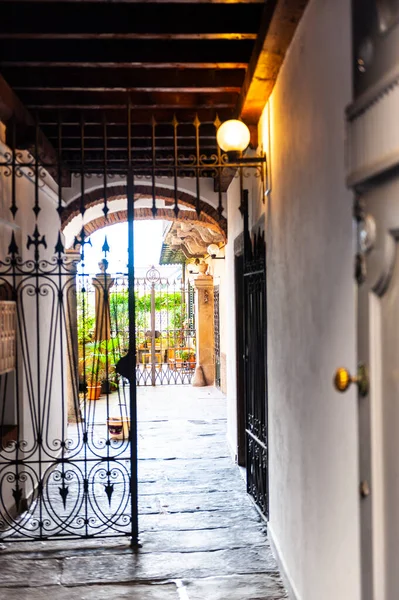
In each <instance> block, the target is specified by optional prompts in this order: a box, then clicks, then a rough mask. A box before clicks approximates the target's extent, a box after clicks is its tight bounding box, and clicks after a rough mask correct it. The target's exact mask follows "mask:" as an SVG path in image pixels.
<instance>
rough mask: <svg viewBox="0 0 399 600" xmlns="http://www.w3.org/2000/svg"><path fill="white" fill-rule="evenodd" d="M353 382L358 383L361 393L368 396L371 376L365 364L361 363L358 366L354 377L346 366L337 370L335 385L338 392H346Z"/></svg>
mask: <svg viewBox="0 0 399 600" xmlns="http://www.w3.org/2000/svg"><path fill="white" fill-rule="evenodd" d="M352 383H356V384H357V386H358V388H359V394H360V395H361V396H366V395H367V394H368V391H369V378H368V374H367V370H366V367H365V365H363V364H360V365H359V366H358V368H357V375H356V377H354V376H353V375H351V374H350V373H349V371H348V369H345V368H344V367H340V368H339V369H337V370H336V371H335V375H334V386H335V389H336V390H337V391H338V392H346V390H347V389H348V388H349V387H350V385H351V384H352Z"/></svg>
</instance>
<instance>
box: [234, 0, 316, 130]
mask: <svg viewBox="0 0 399 600" xmlns="http://www.w3.org/2000/svg"><path fill="white" fill-rule="evenodd" d="M307 4H308V0H273V1H271V2H268V5H267V8H266V10H265V12H264V15H263V19H262V25H261V30H260V34H259V36H258V39H257V41H256V44H255V47H254V50H253V53H252V57H251V60H250V63H249V67H248V70H247V73H246V76H245V81H244V84H243V86H242V89H241V94H240V97H239V99H238V102H237V107H236V113H237V115H239V116H240V117H241V118H242V119H243V120H244V121H245V122H246V123H248V124H251V125H255V124H256V123H257V122H258V121H259V118H260V116H261V114H262V111H263V108H264V106H265V104H266V102H267V101H268V99H269V96H270V94H271V92H272V90H273V87H274V84H275V82H276V79H277V76H278V73H279V71H280V68H281V65H282V63H283V60H284V57H285V54H286V52H287V50H288V47H289V45H290V43H291V40H292V38H293V37H294V33H295V30H296V28H297V26H298V23H299V21H300V19H301V17H302V15H303V12H304V10H305V8H306V6H307ZM269 13H270V14H269Z"/></svg>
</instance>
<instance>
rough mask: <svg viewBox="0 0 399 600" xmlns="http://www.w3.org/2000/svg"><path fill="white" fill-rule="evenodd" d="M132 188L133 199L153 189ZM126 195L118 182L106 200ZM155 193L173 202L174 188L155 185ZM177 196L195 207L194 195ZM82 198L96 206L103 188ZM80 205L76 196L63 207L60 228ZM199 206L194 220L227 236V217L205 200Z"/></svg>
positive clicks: (69, 220) (101, 199)
mask: <svg viewBox="0 0 399 600" xmlns="http://www.w3.org/2000/svg"><path fill="white" fill-rule="evenodd" d="M134 189H135V195H134V200H135V201H136V200H140V199H141V198H143V197H146V198H148V197H152V193H153V190H152V186H150V185H143V184H141V185H135V188H134ZM126 195H127V185H126V184H119V185H115V186H112V187H109V188H108V195H107V199H108V201H112V200H121V199H123V198H126ZM155 195H156V197H157V198H158V199H160V200H167V201H173V203H174V199H175V190H174V189H168V188H164V187H160V186H155ZM177 198H178V201H179V203H180V204H183V205H184V206H187V207H189V208H194V209H195V208H196V202H197V199H196V198H195V196H192V195H191V194H188V193H187V192H182V191H180V190H178V191H177ZM83 199H84V206H85V208H86V209H87V208H91V207H93V206H96V205H98V204H102V203H103V202H104V189H103V188H102V187H100V188H97V189H95V190H92V191H91V192H87V194H85V195H84V197H83ZM80 206H81V198H80V197H78V198H76V199H75V200H73V201H72V202H71V203H70V204H68V205H67V206H66V207H65V208H64V210H63V212H62V217H61V228H62V229H64V227H66V225H68V223H70V222H71V221H72V219H73V218H74V217H76V216H78V215H79V214H80ZM199 206H200V211H201V212H200V216H199V217H198V216H197V214H196V215H195V216H196V221H197V222H199V223H200V224H203V225H206V226H207V227H210V226H213V227H211V228H212V229H215V231H219V232H220V233H221V234H222V235H223V236H224V237H225V238H227V219H226V217H223V216H222V215H220V214H219V212H218V211H217V210H216V209H215V208H213V206H211V205H210V204H208V203H207V202H204V201H203V200H200V202H199ZM137 210H138V209H136V211H135V214H136V213H137ZM140 210H142V209H140ZM161 210H165V209H158V214H157V217H156V218H157V219H161V218H162V217H161V216H160V211H161ZM185 212H186V211H185ZM187 212H189V211H187ZM110 217H111V213H109V215H108V219H109V218H110ZM143 218H151V219H152V218H153V216H152V214H150V217H143ZM164 218H165V217H164Z"/></svg>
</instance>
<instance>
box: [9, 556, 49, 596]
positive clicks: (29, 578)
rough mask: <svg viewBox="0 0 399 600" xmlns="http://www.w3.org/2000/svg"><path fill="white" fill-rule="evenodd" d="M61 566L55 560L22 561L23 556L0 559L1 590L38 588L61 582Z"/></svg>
mask: <svg viewBox="0 0 399 600" xmlns="http://www.w3.org/2000/svg"><path fill="white" fill-rule="evenodd" d="M60 579H61V564H60V561H58V560H55V559H50V560H40V561H37V560H30V559H28V560H21V556H5V557H0V588H5V587H16V586H17V587H24V586H26V587H28V586H30V587H36V586H43V585H53V584H57V583H59V582H60Z"/></svg>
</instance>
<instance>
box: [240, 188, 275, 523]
mask: <svg viewBox="0 0 399 600" xmlns="http://www.w3.org/2000/svg"><path fill="white" fill-rule="evenodd" d="M244 196H245V198H244V202H243V204H244V206H243V209H244V317H243V325H244V348H245V352H244V388H245V412H246V415H245V419H246V423H245V425H246V469H247V491H248V493H249V494H250V495H251V496H252V497H253V499H254V501H255V503H256V504H257V506H258V507H259V509H260V511H261V512H262V513H263V514H264V515H265V516H266V517H268V510H269V489H268V485H269V483H268V481H269V477H268V439H267V438H268V425H267V423H268V410H267V346H266V344H267V312H266V245H265V238H264V234H263V233H262V234H261V233H260V232H259V233H258V234H257V235H255V236H254V238H253V240H252V241H251V239H250V237H249V232H248V213H247V208H248V206H247V201H248V200H247V197H246V192H245V191H244Z"/></svg>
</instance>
